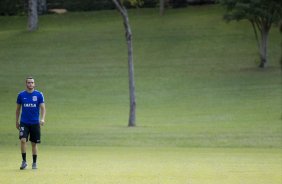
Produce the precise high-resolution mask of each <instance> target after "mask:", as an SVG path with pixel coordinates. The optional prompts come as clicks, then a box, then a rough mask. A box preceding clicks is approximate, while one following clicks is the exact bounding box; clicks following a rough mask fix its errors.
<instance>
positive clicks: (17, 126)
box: [16, 122, 20, 130]
mask: <svg viewBox="0 0 282 184" xmlns="http://www.w3.org/2000/svg"><path fill="white" fill-rule="evenodd" d="M16 128H17V129H18V130H20V123H19V122H16Z"/></svg>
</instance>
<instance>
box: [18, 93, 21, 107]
mask: <svg viewBox="0 0 282 184" xmlns="http://www.w3.org/2000/svg"><path fill="white" fill-rule="evenodd" d="M17 104H22V99H21V94H20V93H19V94H18V98H17Z"/></svg>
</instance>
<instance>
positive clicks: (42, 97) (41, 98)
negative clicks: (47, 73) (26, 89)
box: [38, 93, 44, 104]
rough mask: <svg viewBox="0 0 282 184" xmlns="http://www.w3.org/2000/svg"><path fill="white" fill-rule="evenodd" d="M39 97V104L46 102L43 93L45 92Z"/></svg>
mask: <svg viewBox="0 0 282 184" xmlns="http://www.w3.org/2000/svg"><path fill="white" fill-rule="evenodd" d="M38 99H39V101H38V103H39V104H41V103H44V95H43V93H40V95H39V98H38Z"/></svg>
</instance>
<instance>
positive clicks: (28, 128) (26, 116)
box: [16, 77, 46, 170]
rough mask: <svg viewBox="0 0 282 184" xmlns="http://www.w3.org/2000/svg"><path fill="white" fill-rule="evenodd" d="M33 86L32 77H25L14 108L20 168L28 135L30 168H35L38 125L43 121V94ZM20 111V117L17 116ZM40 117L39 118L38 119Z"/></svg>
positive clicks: (24, 166)
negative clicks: (30, 155)
mask: <svg viewBox="0 0 282 184" xmlns="http://www.w3.org/2000/svg"><path fill="white" fill-rule="evenodd" d="M34 88H35V83H34V79H33V78H32V77H28V78H26V90H25V91H22V92H20V93H19V94H18V98H17V109H16V128H17V129H18V130H19V139H20V144H21V153H22V165H21V167H20V169H21V170H23V169H26V167H27V163H26V143H27V142H28V137H29V136H30V138H29V140H30V142H31V146H32V157H33V163H32V169H37V165H36V160H37V144H39V143H40V126H43V125H44V123H45V114H46V110H45V104H44V97H43V94H42V93H41V92H39V91H37V90H35V89H34ZM20 112H21V119H20V122H19V116H20ZM39 118H40V119H39Z"/></svg>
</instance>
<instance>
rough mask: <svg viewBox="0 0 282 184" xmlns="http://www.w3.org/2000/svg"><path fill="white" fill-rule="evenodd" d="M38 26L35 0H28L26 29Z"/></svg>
mask: <svg viewBox="0 0 282 184" xmlns="http://www.w3.org/2000/svg"><path fill="white" fill-rule="evenodd" d="M37 28H38V13H37V0H28V31H30V32H32V31H35V30H37Z"/></svg>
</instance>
